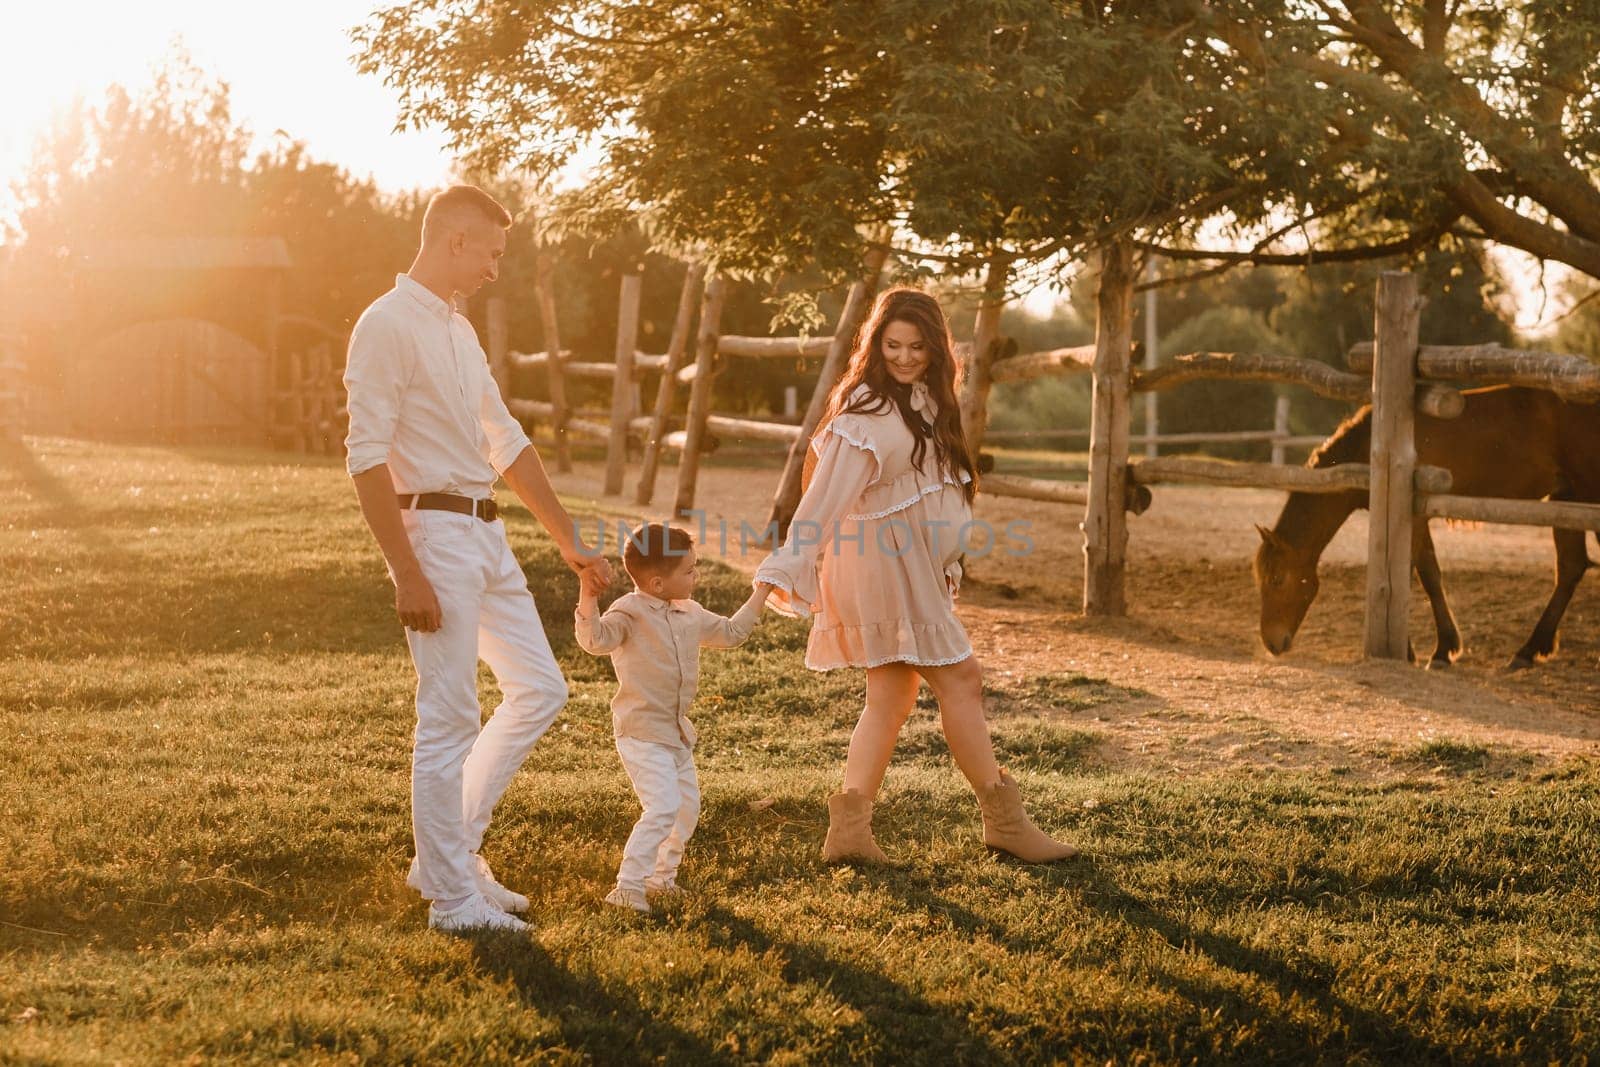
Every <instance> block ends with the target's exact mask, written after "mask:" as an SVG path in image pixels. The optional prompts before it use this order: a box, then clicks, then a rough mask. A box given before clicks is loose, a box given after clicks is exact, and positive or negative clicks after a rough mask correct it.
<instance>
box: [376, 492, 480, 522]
mask: <svg viewBox="0 0 1600 1067" xmlns="http://www.w3.org/2000/svg"><path fill="white" fill-rule="evenodd" d="M399 498H400V507H401V508H402V509H409V508H412V507H416V508H417V509H419V510H421V511H453V512H455V513H456V514H458V515H476V516H477V517H478V518H480V519H482V520H483V521H484V522H493V521H494V520H495V519H498V518H499V517H500V508H499V506H498V505H497V504H495V502H494V499H493V498H492V497H491V498H490V499H488V500H474V499H472V498H471V497H470V496H456V495H455V494H454V493H401V494H400V495H399Z"/></svg>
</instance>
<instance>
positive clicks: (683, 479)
mask: <svg viewBox="0 0 1600 1067" xmlns="http://www.w3.org/2000/svg"><path fill="white" fill-rule="evenodd" d="M726 288H727V283H726V282H725V281H724V280H723V278H722V275H720V274H714V275H712V276H711V280H710V281H709V282H707V283H706V291H705V295H704V296H703V297H702V298H701V301H700V332H699V335H698V336H697V338H696V340H695V350H694V384H693V385H691V386H690V387H689V416H688V419H687V420H686V425H685V426H684V430H685V431H686V432H685V435H684V442H683V455H682V457H681V458H680V459H679V460H678V495H677V500H676V502H675V503H674V504H673V508H672V514H673V516H674V517H675V518H679V519H683V518H688V517H689V514H690V512H692V511H693V510H694V489H695V482H696V480H697V479H698V478H699V475H700V452H701V449H702V448H703V447H704V444H705V436H706V416H707V415H709V414H710V413H711V376H712V375H711V372H712V369H713V366H714V365H715V363H716V359H717V338H718V337H719V336H720V334H721V331H722V301H723V298H724V296H725V295H726Z"/></svg>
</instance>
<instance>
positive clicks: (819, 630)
mask: <svg viewBox="0 0 1600 1067" xmlns="http://www.w3.org/2000/svg"><path fill="white" fill-rule="evenodd" d="M958 378H959V367H958V365H957V363H956V361H955V355H954V346H953V344H952V341H951V338H950V328H949V325H948V323H947V322H946V321H945V317H944V312H943V311H942V310H941V309H940V307H939V304H938V302H937V301H935V300H934V299H933V298H932V297H930V296H928V295H927V294H926V293H923V292H920V291H918V290H915V289H907V288H896V289H890V290H889V291H887V292H885V293H883V294H882V295H881V296H879V297H878V300H877V302H876V304H874V306H873V309H872V314H871V316H870V317H869V318H868V320H867V322H866V324H865V325H863V326H862V329H861V333H860V335H859V337H858V338H857V342H856V348H855V351H854V353H853V354H852V355H851V357H850V364H849V367H848V368H847V369H846V370H845V373H844V375H843V376H842V377H841V378H840V380H839V383H838V385H836V386H835V387H834V389H833V392H832V394H831V396H830V397H829V401H828V408H827V413H826V415H825V416H824V418H823V422H822V425H821V426H820V427H819V428H818V429H817V432H816V435H815V436H814V437H813V438H812V439H811V449H810V451H809V453H808V454H807V456H806V460H807V463H806V471H805V477H804V478H803V479H802V482H803V484H804V486H805V490H804V494H803V496H802V497H801V500H800V504H799V506H798V508H797V509H796V510H795V514H794V519H793V520H792V522H791V523H790V527H789V535H788V539H787V540H786V541H785V542H784V544H783V545H782V547H780V548H779V549H778V550H777V551H775V552H773V553H772V554H771V555H770V556H768V557H767V558H766V559H765V560H763V561H762V563H761V565H760V567H759V568H757V570H756V576H755V581H756V582H769V583H771V584H772V585H773V587H774V590H773V593H772V594H771V599H770V600H769V603H770V604H771V605H772V607H773V608H774V609H775V610H777V611H779V612H782V613H784V614H788V615H792V616H799V617H802V618H805V617H810V618H811V619H812V627H811V636H810V639H809V640H808V642H807V644H806V666H807V667H809V668H811V669H812V670H821V671H826V670H833V669H836V668H840V667H863V668H865V669H866V672H867V700H866V707H865V708H864V709H863V710H862V713H861V718H860V719H859V720H858V721H857V723H856V728H855V731H854V733H852V734H851V737H850V751H849V755H848V757H847V758H846V760H845V769H844V788H843V790H842V791H841V792H839V793H836V794H834V795H833V796H831V797H829V798H828V836H827V839H826V841H825V842H824V843H823V846H822V853H823V858H824V859H825V860H826V861H828V862H830V863H837V862H846V861H864V862H873V863H882V862H885V860H886V859H887V857H886V856H885V855H884V854H883V851H882V850H881V849H879V848H878V845H877V842H876V841H875V840H874V839H873V836H872V802H873V799H874V798H875V797H876V796H877V794H878V788H879V786H881V785H882V784H883V777H884V773H885V772H886V771H887V770H888V767H889V758H890V756H892V755H893V753H894V745H895V740H896V738H898V736H899V734H900V729H901V727H902V726H904V725H905V722H906V719H907V718H908V717H909V716H910V714H911V710H912V708H913V707H914V706H915V704H916V696H917V690H918V689H919V688H920V687H921V685H922V683H923V682H924V681H925V682H927V683H928V686H929V687H930V688H931V689H932V690H933V693H934V695H935V696H936V697H937V698H938V701H939V721H940V725H941V726H942V728H943V730H944V736H945V740H946V741H947V742H948V743H949V746H950V753H951V755H952V756H954V757H955V761H956V765H957V766H958V767H959V768H960V769H961V772H962V774H964V775H965V776H966V778H967V781H968V782H969V783H970V784H971V785H972V789H973V791H974V792H975V793H977V796H978V804H979V807H980V809H981V811H982V813H983V839H984V843H985V844H987V845H988V846H990V847H991V848H996V849H999V850H1001V851H1004V852H1007V853H1010V854H1011V855H1013V856H1016V857H1017V858H1019V859H1023V860H1026V861H1029V862H1034V863H1038V862H1047V861H1051V860H1059V859H1066V858H1067V857H1069V856H1072V855H1074V854H1076V851H1077V850H1076V849H1074V848H1073V847H1072V846H1071V845H1066V844H1062V843H1061V842H1058V841H1054V840H1052V839H1051V838H1050V837H1049V836H1048V835H1046V834H1045V833H1044V832H1043V831H1041V830H1039V829H1038V828H1037V827H1035V826H1034V825H1033V823H1032V822H1030V821H1029V819H1028V816H1027V814H1026V813H1025V812H1024V811H1023V808H1022V801H1021V797H1020V796H1019V794H1018V792H1017V786H1016V783H1015V782H1013V781H1012V779H1011V776H1010V775H1008V774H1007V773H1006V772H1005V771H1003V770H1001V769H1000V766H999V765H998V764H997V763H996V761H995V756H994V747H993V745H992V744H991V743H990V740H989V726H988V723H987V722H986V721H985V719H984V716H983V687H982V674H981V670H980V668H979V665H978V661H977V658H976V657H975V656H974V655H973V653H972V643H971V642H970V641H969V640H968V639H967V632H966V630H965V629H964V628H963V627H962V625H961V621H960V620H959V619H957V618H956V615H955V596H956V591H957V589H958V588H959V586H960V583H961V553H962V548H963V541H964V540H965V539H966V538H967V536H968V535H969V532H970V531H969V528H968V524H969V523H971V521H972V509H971V505H972V496H973V492H974V490H975V489H976V487H977V472H976V470H975V467H974V464H973V458H972V456H971V454H970V452H969V451H968V449H967V445H966V439H965V437H964V435H963V433H962V429H961V412H960V408H959V407H958V406H957V403H956V383H957V381H958Z"/></svg>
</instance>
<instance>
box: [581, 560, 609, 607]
mask: <svg viewBox="0 0 1600 1067" xmlns="http://www.w3.org/2000/svg"><path fill="white" fill-rule="evenodd" d="M610 585H611V566H610V564H608V563H606V561H605V560H604V559H599V560H596V561H595V562H594V564H593V565H591V566H588V567H585V568H584V569H583V570H581V571H579V572H578V594H579V597H580V599H583V600H598V599H599V598H600V594H601V593H603V592H605V591H606V589H607V588H608V587H609V586H610Z"/></svg>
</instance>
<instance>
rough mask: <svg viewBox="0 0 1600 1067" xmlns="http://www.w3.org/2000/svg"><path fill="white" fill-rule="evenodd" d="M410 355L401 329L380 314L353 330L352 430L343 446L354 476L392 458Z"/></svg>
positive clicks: (348, 384)
mask: <svg viewBox="0 0 1600 1067" xmlns="http://www.w3.org/2000/svg"><path fill="white" fill-rule="evenodd" d="M410 358H411V356H410V352H409V351H408V350H407V348H406V346H405V345H404V344H402V343H401V340H400V336H399V332H398V331H397V330H396V329H395V328H394V326H393V325H392V324H390V323H388V322H386V321H385V320H384V318H383V317H382V316H380V315H373V314H371V313H370V312H369V313H368V314H366V315H363V316H362V317H361V319H360V321H359V322H357V323H356V327H355V329H354V330H353V331H351V333H350V352H349V354H348V356H347V357H346V359H345V368H344V388H345V407H346V409H347V410H348V411H349V412H350V430H349V432H348V433H347V434H346V435H345V439H344V449H345V468H346V469H347V470H348V471H349V472H350V474H351V476H352V477H354V476H355V475H357V474H360V473H361V472H362V471H367V470H371V469H372V468H373V467H376V466H378V464H380V463H387V462H388V461H389V448H390V446H391V445H392V444H393V443H394V430H395V425H396V424H397V423H398V422H399V419H400V398H401V394H402V393H403V392H404V390H405V384H406V379H407V378H408V377H409V376H410V368H409V367H408V365H407V364H408V361H409V359H410Z"/></svg>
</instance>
